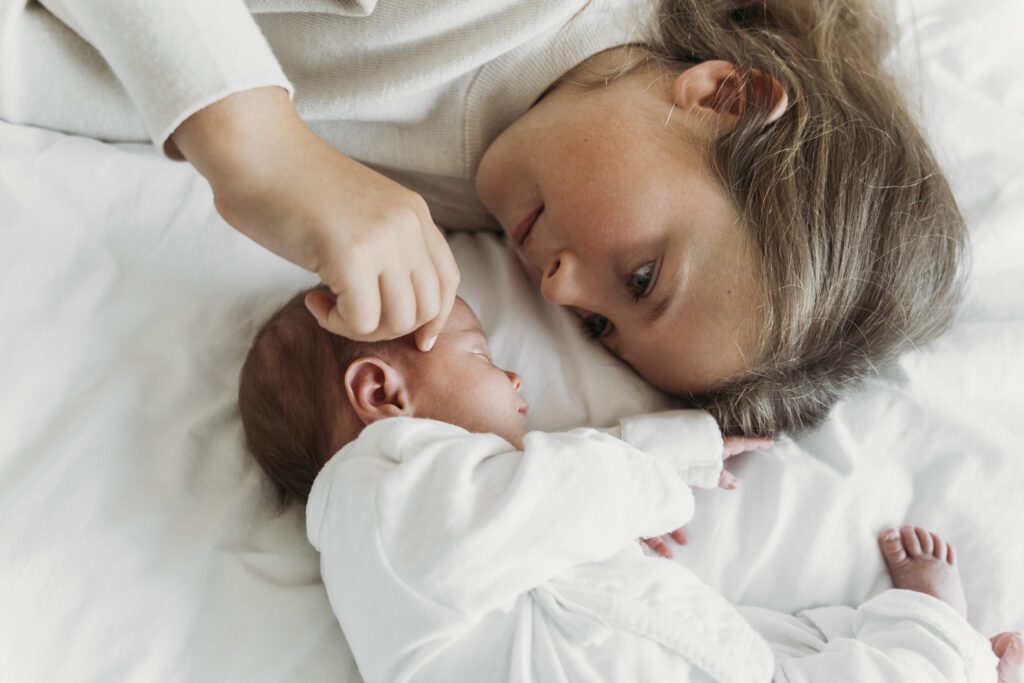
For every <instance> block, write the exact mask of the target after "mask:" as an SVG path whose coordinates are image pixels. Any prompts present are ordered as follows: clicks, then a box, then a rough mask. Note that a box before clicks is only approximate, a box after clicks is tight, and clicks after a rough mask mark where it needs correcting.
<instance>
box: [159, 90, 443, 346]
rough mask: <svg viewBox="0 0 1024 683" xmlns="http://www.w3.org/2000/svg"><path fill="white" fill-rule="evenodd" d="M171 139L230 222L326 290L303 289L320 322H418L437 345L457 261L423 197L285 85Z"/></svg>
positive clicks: (363, 336)
mask: <svg viewBox="0 0 1024 683" xmlns="http://www.w3.org/2000/svg"><path fill="white" fill-rule="evenodd" d="M173 141H174V143H175V144H177V146H178V148H179V149H180V150H181V151H182V152H183V153H184V155H185V156H186V157H187V158H188V159H189V161H192V162H193V164H194V165H195V166H196V168H197V169H199V171H200V172H201V173H202V174H203V175H204V176H206V178H207V179H208V180H209V181H210V185H211V186H212V188H213V192H214V203H215V205H216V207H217V210H218V211H219V212H220V214H221V215H222V216H223V217H224V219H225V220H227V222H228V223H230V224H231V225H232V226H234V227H235V228H236V229H237V230H238V231H239V232H241V233H242V234H244V235H246V236H247V237H249V238H250V239H252V240H253V241H255V242H257V243H259V244H261V245H262V246H264V247H266V248H267V249H269V250H270V251H272V252H274V253H275V254H277V255H279V256H282V257H283V258H286V259H288V260H289V261H291V262H292V263H295V264H297V265H299V266H301V267H303V268H305V269H307V270H309V271H312V272H314V273H316V274H317V275H319V276H320V279H321V280H322V281H323V282H324V283H325V284H326V285H327V286H328V287H329V288H330V290H331V292H332V293H333V296H332V295H328V294H327V293H326V292H315V293H312V294H310V295H309V297H307V299H306V306H307V307H308V308H309V310H310V312H311V313H312V314H313V315H314V316H316V319H317V321H318V322H319V323H320V325H321V326H322V327H323V328H325V329H327V330H329V331H331V332H333V333H335V334H340V335H343V336H345V337H348V338H350V339H353V340H356V341H379V340H383V339H394V338H396V337H400V336H402V335H405V334H408V333H410V332H412V331H413V330H416V331H417V332H416V343H417V345H418V346H419V347H420V348H421V349H423V350H427V349H429V348H430V346H432V345H433V340H434V338H436V336H437V334H438V333H439V332H440V331H441V328H442V327H444V324H445V321H446V320H447V318H448V314H449V313H450V312H451V308H452V305H453V304H454V301H455V290H456V288H457V286H458V283H459V271H458V267H457V266H456V265H455V259H454V258H453V257H452V253H451V250H450V249H449V248H448V244H447V242H445V239H444V235H443V234H442V233H441V231H440V230H439V229H438V228H437V226H436V225H434V223H433V221H432V220H431V218H430V212H429V211H428V209H427V205H426V202H424V201H423V199H422V198H421V197H420V196H419V195H417V194H416V193H414V192H412V191H410V190H407V189H406V188H404V187H402V186H401V185H399V184H398V183H395V182H394V181H392V180H390V179H388V178H386V177H384V176H383V175H381V174H379V173H377V172H376V171H373V170H371V169H370V168H368V167H366V166H364V165H363V164H360V163H359V162H357V161H354V160H352V159H349V158H348V157H346V156H344V155H343V154H341V153H339V152H337V151H336V150H335V149H333V148H332V147H330V146H329V145H327V144H326V143H324V142H323V141H321V140H320V139H319V138H317V137H316V136H315V135H314V134H313V133H312V131H310V130H309V128H307V127H306V125H305V124H304V123H303V122H302V121H301V119H299V117H298V114H297V113H296V112H295V110H294V109H293V108H292V107H291V103H290V102H289V101H288V98H287V94H286V93H285V92H284V91H283V90H280V89H279V88H258V89H256V90H251V91H246V92H243V93H236V94H234V95H231V96H229V97H227V98H225V99H224V100H220V101H219V102H217V103H215V104H214V105H211V106H210V107H208V108H206V109H203V110H201V111H199V112H197V113H196V114H194V115H193V116H192V117H190V118H189V119H188V120H186V122H185V123H184V124H182V126H181V127H180V128H179V129H178V130H177V131H175V134H174V136H173Z"/></svg>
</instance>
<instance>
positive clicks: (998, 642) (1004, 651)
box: [992, 631, 1024, 665]
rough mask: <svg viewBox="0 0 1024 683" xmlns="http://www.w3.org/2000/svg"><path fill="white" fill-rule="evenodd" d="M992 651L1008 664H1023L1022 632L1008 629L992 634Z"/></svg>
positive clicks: (1023, 634)
mask: <svg viewBox="0 0 1024 683" xmlns="http://www.w3.org/2000/svg"><path fill="white" fill-rule="evenodd" d="M992 651H993V652H995V653H996V657H999V659H1001V660H1003V661H1004V662H1006V663H1008V664H1014V665H1020V664H1024V633H1021V632H1020V631H1008V632H1006V633H1000V634H999V635H997V636H993V637H992Z"/></svg>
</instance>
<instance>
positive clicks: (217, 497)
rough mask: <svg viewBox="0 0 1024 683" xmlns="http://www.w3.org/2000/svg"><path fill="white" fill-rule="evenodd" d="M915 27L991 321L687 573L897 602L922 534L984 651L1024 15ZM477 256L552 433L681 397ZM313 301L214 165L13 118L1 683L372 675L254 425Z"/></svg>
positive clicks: (753, 463)
mask: <svg viewBox="0 0 1024 683" xmlns="http://www.w3.org/2000/svg"><path fill="white" fill-rule="evenodd" d="M912 9H913V12H910V8H906V7H905V8H904V11H903V22H904V25H908V26H909V25H910V23H909V22H910V19H911V17H910V15H911V14H913V15H914V16H913V21H914V22H915V24H916V27H917V31H916V32H914V33H913V34H911V35H908V36H907V37H906V38H905V39H904V40H903V42H902V48H901V53H900V54H899V55H898V57H897V58H898V60H899V61H900V62H901V63H903V64H905V65H910V64H912V63H915V62H917V57H918V56H920V58H921V59H920V63H919V66H918V67H916V69H915V70H914V71H913V73H914V74H915V78H914V79H913V80H914V81H915V82H916V81H918V80H919V81H920V85H921V93H922V94H921V98H920V99H921V104H922V108H923V109H924V110H925V112H926V120H927V124H928V130H929V132H930V137H931V138H932V139H933V140H935V141H936V145H937V147H938V148H939V150H940V157H941V158H942V160H943V161H944V163H945V165H946V168H947V169H948V172H949V174H950V177H951V178H952V179H953V182H954V186H955V190H956V192H957V196H958V198H959V199H960V201H961V203H962V207H963V209H964V211H965V213H966V215H967V217H968V221H969V224H970V226H971V229H972V236H973V245H974V271H973V275H972V278H971V282H970V289H969V292H968V297H967V302H966V304H965V306H964V309H963V312H962V314H961V316H960V318H959V320H958V322H957V324H956V325H955V327H954V328H953V329H952V330H951V331H950V332H949V333H947V334H946V335H945V336H943V337H942V338H941V339H939V340H938V341H936V342H935V343H933V344H930V345H929V346H927V347H925V348H922V349H920V350H917V351H915V352H913V353H910V354H908V355H906V356H905V357H904V358H903V359H902V360H901V361H900V363H898V364H897V365H895V366H893V367H891V368H887V369H885V370H884V371H883V373H882V375H881V376H880V377H878V378H875V379H873V380H871V381H870V382H869V383H868V384H867V386H866V387H865V389H864V390H863V391H861V392H859V393H858V394H856V395H855V396H854V397H852V398H851V399H850V400H848V401H845V402H844V403H843V404H841V405H840V406H839V407H838V408H837V410H836V411H835V413H834V415H833V416H832V417H831V418H830V419H829V421H828V422H827V424H826V425H825V426H824V427H823V428H822V429H821V430H819V431H818V432H816V433H814V434H812V435H810V436H807V437H805V438H802V439H800V440H799V441H796V442H793V441H785V442H783V443H780V444H779V445H778V446H777V447H776V448H774V449H773V450H771V451H770V452H767V453H757V454H751V455H749V456H743V457H742V458H740V459H739V460H738V461H737V463H736V466H735V469H736V471H737V472H738V474H739V476H740V479H741V484H740V488H739V489H738V490H737V491H735V492H718V491H714V492H698V495H697V514H696V518H695V520H694V522H693V524H692V525H691V526H690V535H691V537H692V543H691V545H690V547H688V548H686V549H677V553H676V554H677V556H678V557H679V559H680V561H682V562H685V563H686V564H687V565H688V566H690V567H691V568H692V569H693V570H694V571H695V572H696V573H697V574H698V575H699V576H700V577H701V578H703V579H704V580H705V581H707V582H709V583H710V584H711V585H712V586H714V587H716V588H717V589H718V590H720V591H722V593H723V594H724V595H725V596H726V597H727V598H729V599H730V600H733V601H736V602H738V603H741V604H748V605H757V606H764V607H770V608H773V609H779V610H786V611H795V610H798V609H802V608H805V607H809V606H815V605H825V604H836V603H842V604H857V603H859V602H861V601H863V600H864V599H866V598H867V597H868V596H870V595H873V594H875V593H877V592H879V591H880V590H881V589H882V588H884V587H886V586H887V582H886V579H885V573H884V571H883V567H882V563H881V559H880V557H879V555H878V552H877V550H876V548H875V542H874V536H875V533H876V531H878V530H879V529H880V528H881V527H883V526H885V525H890V524H899V523H902V522H909V523H912V524H917V525H922V526H927V527H929V528H932V529H934V530H935V531H937V532H939V533H940V534H942V535H943V536H944V537H946V538H947V539H948V540H949V541H951V542H952V543H953V544H954V545H955V546H956V548H957V551H958V554H959V558H960V563H961V570H962V573H963V576H964V581H965V585H966V591H967V600H968V606H969V618H970V620H971V621H972V623H974V625H975V626H976V627H977V628H978V629H979V630H981V631H982V632H983V633H990V634H991V633H995V632H996V631H1001V630H1007V629H1012V628H1016V629H1024V582H1022V581H1021V580H1020V577H1021V572H1022V568H1024V525H1022V520H1024V495H1022V489H1024V454H1022V452H1021V451H1022V450H1024V447H1022V446H1021V443H1022V442H1024V419H1022V415H1024V389H1022V387H1024V296H1022V295H1024V230H1021V228H1020V226H1021V223H1022V221H1024V78H1022V77H1021V76H1020V75H1019V65H1020V64H1022V63H1024V44H1022V42H1021V41H1020V40H1019V37H1018V35H1017V33H1018V31H1019V27H1020V26H1021V25H1024V3H1020V2H1019V0H987V2H985V3H962V2H957V1H956V0H922V1H921V2H919V3H917V4H916V5H915V6H914V7H913V8H912ZM453 246H454V248H455V250H456V253H457V256H458V258H459V261H460V265H461V266H462V270H463V278H464V286H463V292H462V293H463V294H464V295H465V296H466V298H467V299H468V300H469V301H470V303H471V304H472V305H473V306H474V307H475V308H476V310H477V311H478V313H479V315H480V317H481V320H482V322H483V323H484V326H485V327H486V328H487V329H488V331H489V333H490V334H491V339H492V347H493V350H494V355H495V357H496V360H497V361H498V362H499V364H502V365H505V366H508V367H514V368H516V369H517V370H518V371H520V373H521V374H522V375H523V377H524V381H525V388H524V391H525V394H526V396H527V398H528V399H529V400H530V402H531V404H532V405H533V410H532V411H531V415H532V417H533V426H535V427H540V428H555V427H563V426H570V425H576V424H580V423H590V424H596V425H601V424H608V423H610V422H612V421H613V420H614V418H616V417H618V416H621V415H624V414H629V413H636V412H646V411H649V410H651V409H652V408H655V407H658V406H659V405H663V402H662V401H663V399H661V398H660V397H659V396H657V395H656V394H655V393H654V392H652V391H651V390H650V389H648V388H647V387H645V386H644V385H643V384H642V383H641V382H640V381H639V380H637V379H636V378H634V377H632V376H630V375H629V373H628V371H626V370H625V369H624V368H623V367H622V366H621V365H620V364H618V363H617V362H616V361H615V360H614V359H612V358H610V357H608V356H606V355H605V354H603V353H602V352H601V351H600V350H599V349H597V348H595V347H593V346H591V345H589V344H588V343H587V342H585V341H583V340H582V338H581V337H580V335H579V334H578V331H577V324H576V323H575V322H574V321H573V320H572V319H571V316H569V315H568V314H566V313H564V312H563V311H559V310H556V309H554V308H552V307H550V306H548V305H546V304H545V303H544V302H542V301H540V300H539V299H538V298H537V296H536V295H535V294H533V293H532V292H531V290H530V287H529V285H528V283H527V282H526V281H525V279H524V278H523V276H522V275H521V274H520V272H519V270H518V269H517V266H516V265H515V263H514V260H513V258H512V257H511V255H510V254H509V253H508V252H507V251H506V250H505V249H504V247H503V246H502V244H501V243H500V241H499V240H497V239H496V238H494V237H492V236H488V235H460V236H458V237H456V238H454V239H453ZM312 280H313V278H312V277H311V276H309V275H308V274H305V273H303V272H301V271H299V270H298V269H296V268H294V267H292V266H290V265H288V264H286V263H283V262H281V261H280V260H278V259H276V258H275V257H273V256H271V255H270V254H268V253H266V252H264V251H263V250H261V249H260V248H259V247H256V246H254V245H253V244H251V243H249V242H247V241H246V240H245V239H244V238H243V237H241V236H239V235H238V234H236V233H235V232H234V231H232V230H230V229H229V228H227V227H226V226H225V225H224V223H223V221H222V220H221V219H220V218H219V217H218V216H217V215H216V214H215V212H214V211H213V208H212V205H211V199H210V193H209V190H208V188H207V186H206V185H205V183H204V182H203V181H202V180H201V179H200V178H198V177H197V176H196V175H195V173H194V172H193V171H191V169H190V168H189V167H187V166H185V165H183V164H174V163H171V162H169V161H167V160H165V159H162V158H160V156H159V155H158V154H156V153H155V152H153V151H152V150H150V149H147V148H143V147H138V146H110V145H104V144H101V143H99V142H96V141H92V140H86V139H82V138H75V137H69V136H64V135H60V134H56V133H52V132H46V131H41V130H37V129H32V128H27V127H20V126H12V125H8V124H3V123H0V326H2V330H3V331H2V333H0V387H2V391H0V615H2V616H0V679H2V680H76V681H83V680H84V681H93V680H96V681H99V680H124V679H128V680H189V681H192V680H249V681H280V680H327V679H331V680H341V681H347V682H352V683H354V682H357V681H358V680H359V679H358V674H357V673H356V671H355V668H354V664H353V661H352V658H351V655H350V653H349V652H348V649H347V646H346V644H345V641H344V638H343V636H342V634H341V631H340V629H339V627H338V625H337V623H336V622H335V619H334V615H333V614H332V612H331V610H330V607H329V605H328V603H327V596H326V594H325V592H324V590H323V587H322V585H321V583H320V581H319V573H318V563H317V558H316V554H315V553H314V551H313V549H312V548H311V547H310V546H309V545H308V543H307V541H306V539H305V534H304V527H303V520H302V518H301V511H300V510H297V509H296V510H292V511H289V512H286V513H285V514H282V515H275V514H274V510H273V506H272V500H273V498H272V495H271V491H270V489H269V487H268V486H267V485H266V483H265V482H264V481H263V480H262V478H261V475H260V474H259V473H258V471H257V470H256V468H255V467H254V466H253V465H252V464H251V463H250V462H249V459H248V458H247V456H246V454H245V453H244V450H243V448H242V446H241V430H240V424H239V421H238V416H237V409H236V404H235V391H236V388H237V373H238V368H239V366H240V363H241V359H242V356H243V354H244V352H245V350H246V348H247V345H248V343H249V340H250V338H251V336H252V333H253V332H254V331H255V329H256V326H257V325H258V324H259V323H260V321H261V320H262V319H263V318H264V317H265V316H266V315H267V314H268V313H269V312H270V311H271V310H273V309H274V308H275V307H276V306H278V305H279V304H280V303H281V302H283V301H284V300H285V299H287V298H288V297H289V296H290V295H291V294H292V293H293V292H294V291H295V290H297V289H299V288H300V287H302V286H305V285H308V284H311V282H312Z"/></svg>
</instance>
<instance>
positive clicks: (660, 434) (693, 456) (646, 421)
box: [601, 410, 723, 488]
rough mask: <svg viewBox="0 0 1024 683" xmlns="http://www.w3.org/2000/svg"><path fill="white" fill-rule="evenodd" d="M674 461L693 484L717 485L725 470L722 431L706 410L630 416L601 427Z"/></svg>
mask: <svg viewBox="0 0 1024 683" xmlns="http://www.w3.org/2000/svg"><path fill="white" fill-rule="evenodd" d="M601 431H603V432H605V433H606V434H610V435H612V436H615V437H618V438H620V439H622V440H623V441H625V442H626V443H628V444H629V445H631V446H633V447H634V448H636V449H638V450H641V451H643V452H644V453H648V454H650V455H653V456H655V457H658V458H661V459H663V460H665V461H666V462H668V463H669V464H671V465H672V467H673V468H674V469H675V470H676V471H677V472H678V473H679V476H681V477H682V478H683V480H684V481H685V482H686V483H687V484H689V485H690V486H696V487H699V488H716V487H717V486H718V479H719V477H720V476H721V474H722V450H723V442H722V432H721V431H720V430H719V428H718V423H717V422H715V418H713V417H711V415H710V414H709V413H706V412H704V411H703V410H670V411H665V412H661V413H651V414H648V415H636V416H634V417H627V418H624V419H622V420H621V421H620V422H619V425H618V426H617V427H611V428H610V429H604V430H601Z"/></svg>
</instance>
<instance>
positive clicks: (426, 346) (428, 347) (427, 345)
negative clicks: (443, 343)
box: [423, 334, 437, 351]
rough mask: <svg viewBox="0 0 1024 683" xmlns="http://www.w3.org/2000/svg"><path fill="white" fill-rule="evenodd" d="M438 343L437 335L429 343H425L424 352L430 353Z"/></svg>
mask: <svg viewBox="0 0 1024 683" xmlns="http://www.w3.org/2000/svg"><path fill="white" fill-rule="evenodd" d="M436 341H437V335H436V334H435V335H434V336H433V337H431V338H430V339H428V340H427V341H425V342H423V350H424V351H429V350H430V349H432V348H434V342H436Z"/></svg>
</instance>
